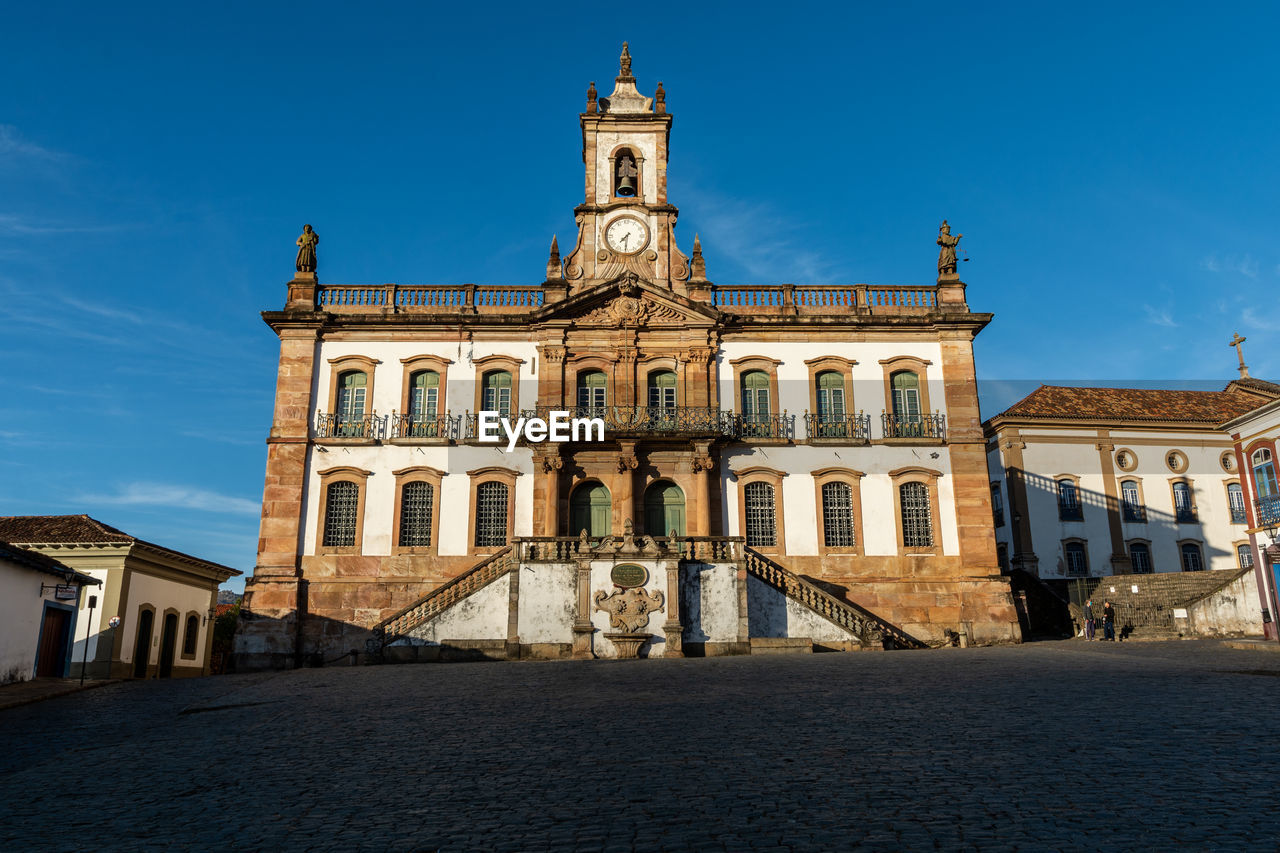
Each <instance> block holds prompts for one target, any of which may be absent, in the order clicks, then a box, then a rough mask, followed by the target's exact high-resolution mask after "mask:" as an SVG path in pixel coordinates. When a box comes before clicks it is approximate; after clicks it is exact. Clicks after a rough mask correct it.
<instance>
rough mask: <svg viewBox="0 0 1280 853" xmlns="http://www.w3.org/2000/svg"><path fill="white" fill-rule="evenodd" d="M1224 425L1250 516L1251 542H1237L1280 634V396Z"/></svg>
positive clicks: (1270, 633) (1269, 628)
mask: <svg viewBox="0 0 1280 853" xmlns="http://www.w3.org/2000/svg"><path fill="white" fill-rule="evenodd" d="M1241 381H1242V382H1247V383H1254V384H1256V383H1259V380H1256V379H1255V380H1241ZM1261 384H1262V385H1271V383H1269V382H1264V383H1261ZM1271 387H1273V388H1274V387H1276V386H1274V385H1272V386H1271ZM1223 429H1224V430H1225V431H1226V432H1227V433H1228V434H1229V435H1230V437H1231V441H1232V442H1233V445H1234V451H1235V459H1236V466H1237V467H1238V468H1239V469H1240V481H1241V484H1242V485H1243V487H1244V497H1245V512H1246V515H1247V517H1248V529H1246V530H1245V531H1244V533H1245V535H1246V536H1247V537H1248V542H1247V543H1240V544H1239V545H1237V547H1238V548H1239V549H1240V553H1241V558H1242V559H1246V558H1247V560H1248V561H1249V564H1250V565H1252V566H1253V568H1254V577H1255V579H1256V581H1257V585H1258V595H1259V597H1260V598H1261V599H1262V608H1263V609H1262V622H1263V629H1264V630H1265V631H1266V636H1267V638H1268V639H1272V640H1275V639H1280V632H1278V631H1277V626H1276V620H1277V618H1278V614H1280V594H1277V588H1278V587H1280V399H1278V400H1273V401H1272V402H1270V403H1267V404H1265V405H1263V406H1261V407H1259V408H1257V409H1255V410H1253V411H1252V412H1249V413H1248V414H1246V415H1242V416H1240V417H1238V418H1234V419H1232V420H1230V421H1228V422H1227V423H1225V424H1223Z"/></svg>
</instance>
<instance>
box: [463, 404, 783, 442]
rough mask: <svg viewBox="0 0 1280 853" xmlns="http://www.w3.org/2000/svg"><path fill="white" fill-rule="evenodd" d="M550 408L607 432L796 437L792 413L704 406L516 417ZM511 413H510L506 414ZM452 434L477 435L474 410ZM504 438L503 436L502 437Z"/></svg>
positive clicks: (581, 409) (574, 409) (573, 409)
mask: <svg viewBox="0 0 1280 853" xmlns="http://www.w3.org/2000/svg"><path fill="white" fill-rule="evenodd" d="M552 412H568V413H569V414H568V417H569V419H570V421H572V420H573V419H574V418H586V419H591V418H599V419H600V420H602V421H604V431H605V434H606V435H639V436H655V435H659V436H660V435H672V436H677V435H678V436H715V437H721V438H779V439H790V438H794V437H795V415H790V414H787V413H786V412H783V413H782V414H780V415H773V414H770V415H749V416H748V415H738V414H735V413H734V412H726V411H722V410H720V409H715V408H710V407H703V406H538V407H536V408H533V409H522V410H520V412H518V413H517V414H516V415H515V417H521V418H531V417H538V418H542V419H543V420H547V421H550V419H551V413H552ZM509 417H510V416H509ZM453 430H454V432H453V437H454V438H457V439H460V440H465V441H475V440H476V439H477V438H478V436H479V432H478V430H479V417H478V414H477V413H476V412H467V413H466V414H464V415H459V416H457V423H456V424H454V425H453ZM504 440H505V439H504Z"/></svg>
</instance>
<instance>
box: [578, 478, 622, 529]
mask: <svg viewBox="0 0 1280 853" xmlns="http://www.w3.org/2000/svg"><path fill="white" fill-rule="evenodd" d="M612 515H613V503H612V500H611V499H610V496H609V490H608V489H607V488H605V487H604V486H603V485H602V484H600V483H595V482H591V483H583V484H582V485H581V486H578V488H576V489H574V490H573V495H572V497H570V498H569V535H570V536H577V535H579V534H580V533H581V532H582V531H584V530H585V531H587V535H588V536H590V537H591V538H592V539H598V538H600V537H601V536H608V535H609V528H610V526H611V523H612V521H613V519H612Z"/></svg>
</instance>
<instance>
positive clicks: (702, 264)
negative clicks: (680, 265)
mask: <svg viewBox="0 0 1280 853" xmlns="http://www.w3.org/2000/svg"><path fill="white" fill-rule="evenodd" d="M689 278H690V279H691V280H693V281H706V280H707V262H706V261H704V260H703V259H702V241H701V240H699V239H698V235H697V234H694V235H693V257H692V258H690V259H689Z"/></svg>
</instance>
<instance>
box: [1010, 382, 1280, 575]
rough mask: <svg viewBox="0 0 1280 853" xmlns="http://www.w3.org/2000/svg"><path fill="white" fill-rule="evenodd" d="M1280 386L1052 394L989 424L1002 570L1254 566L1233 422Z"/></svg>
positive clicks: (1043, 390)
mask: <svg viewBox="0 0 1280 853" xmlns="http://www.w3.org/2000/svg"><path fill="white" fill-rule="evenodd" d="M1277 398H1280V386H1276V385H1272V384H1271V383H1267V382H1259V381H1257V380H1245V379H1242V380H1239V381H1233V382H1231V383H1230V384H1228V385H1227V386H1226V388H1224V389H1223V390H1222V391H1213V392H1205V391H1166V390H1146V389H1132V388H1074V387H1057V386H1048V385H1045V386H1041V387H1040V388H1038V389H1037V390H1036V391H1034V392H1033V393H1031V394H1030V395H1028V396H1027V397H1025V398H1024V399H1022V400H1021V401H1019V402H1018V403H1016V404H1014V405H1013V406H1012V407H1010V408H1009V409H1007V410H1005V411H1004V412H1001V413H1000V414H999V415H996V416H995V417H993V418H991V419H990V420H988V421H987V422H986V424H985V430H986V436H987V461H988V466H989V469H990V472H991V493H992V497H993V500H994V502H995V508H994V510H993V514H994V520H995V524H996V543H997V553H998V556H999V559H1000V562H1001V566H1002V568H1003V569H1005V570H1006V571H1007V570H1009V569H1023V570H1026V571H1028V572H1030V573H1031V574H1033V575H1036V576H1038V577H1039V578H1041V579H1042V580H1068V579H1072V578H1088V577H1102V576H1107V575H1118V574H1129V573H1135V574H1142V573H1149V572H1177V571H1201V570H1205V569H1213V570H1217V569H1223V570H1225V569H1241V568H1245V567H1247V566H1249V565H1252V560H1253V559H1254V558H1253V557H1252V556H1251V554H1252V551H1251V546H1250V525H1249V511H1248V499H1247V493H1246V486H1245V484H1244V483H1243V482H1242V477H1241V473H1240V469H1241V467H1242V465H1243V462H1242V460H1241V458H1240V456H1239V454H1238V453H1237V449H1236V446H1235V445H1233V442H1232V440H1231V439H1230V438H1229V437H1228V436H1227V434H1226V433H1224V432H1223V430H1222V427H1221V425H1222V424H1223V423H1224V422H1225V421H1229V420H1231V419H1233V418H1237V417H1239V416H1241V415H1243V414H1245V413H1247V412H1251V411H1253V410H1255V409H1257V408H1258V407H1259V406H1263V405H1264V404H1268V403H1269V402H1270V401H1273V400H1276V399H1277Z"/></svg>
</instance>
